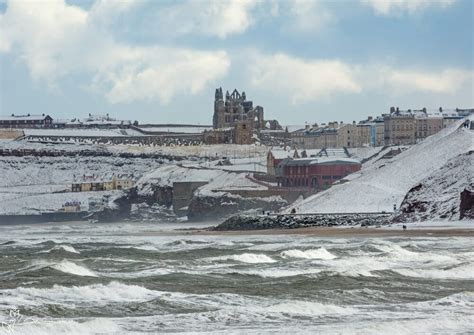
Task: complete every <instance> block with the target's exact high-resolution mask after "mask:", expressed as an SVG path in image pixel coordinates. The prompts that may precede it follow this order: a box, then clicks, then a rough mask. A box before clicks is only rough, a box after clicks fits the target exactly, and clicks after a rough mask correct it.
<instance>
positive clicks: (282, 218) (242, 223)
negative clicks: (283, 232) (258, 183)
mask: <svg viewBox="0 0 474 335" xmlns="http://www.w3.org/2000/svg"><path fill="white" fill-rule="evenodd" d="M390 219H391V216H390V215H389V214H344V215H338V214H320V215H307V216H306V215H267V216H265V215H261V216H245V215H236V216H233V217H231V218H229V219H227V220H226V221H224V222H223V223H221V224H220V225H218V226H217V227H215V228H213V230H218V231H227V230H261V229H294V228H307V227H333V226H343V225H345V226H355V225H360V226H362V227H369V226H374V227H376V226H379V225H387V224H390V222H391V220H390Z"/></svg>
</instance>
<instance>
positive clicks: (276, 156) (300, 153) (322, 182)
mask: <svg viewBox="0 0 474 335" xmlns="http://www.w3.org/2000/svg"><path fill="white" fill-rule="evenodd" d="M360 169H361V163H360V162H359V161H358V160H356V159H353V158H351V157H350V155H349V152H348V151H347V149H346V148H340V149H329V148H325V149H322V150H298V149H294V150H290V151H287V150H270V151H269V152H268V154H267V173H268V174H269V175H270V176H273V177H274V179H275V181H276V183H277V185H278V186H279V187H300V188H301V187H302V188H309V189H313V190H322V189H326V188H328V187H330V186H331V185H332V184H333V183H335V182H336V181H339V180H341V179H343V178H344V177H345V176H347V175H349V174H351V173H354V172H356V171H359V170H360Z"/></svg>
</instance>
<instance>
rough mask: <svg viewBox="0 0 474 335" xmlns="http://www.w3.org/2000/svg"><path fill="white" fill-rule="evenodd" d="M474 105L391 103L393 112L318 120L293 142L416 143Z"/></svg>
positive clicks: (302, 144)
mask: <svg viewBox="0 0 474 335" xmlns="http://www.w3.org/2000/svg"><path fill="white" fill-rule="evenodd" d="M470 113H474V109H456V110H454V111H443V109H442V108H440V109H439V110H438V111H436V112H431V113H428V112H427V110H426V108H423V109H421V110H410V109H409V110H405V111H402V110H400V109H399V108H398V107H397V108H395V107H391V108H390V113H387V114H382V115H381V116H378V117H376V118H372V117H370V116H369V117H368V118H367V119H365V120H362V121H360V122H358V123H356V122H355V121H353V122H352V123H344V122H342V121H341V122H337V121H334V122H329V123H327V124H325V123H323V124H321V125H318V124H317V123H316V124H314V125H312V126H310V125H306V126H305V128H302V129H299V130H296V131H294V132H292V133H291V134H290V136H291V141H292V145H295V146H297V147H298V148H306V149H317V148H320V149H321V148H341V147H348V148H354V147H363V146H382V145H404V144H414V143H416V142H418V141H420V140H423V139H424V138H426V137H428V136H431V135H433V134H435V133H437V132H438V131H440V130H441V129H443V128H446V127H448V126H449V125H451V124H452V123H454V122H457V121H459V120H461V119H463V118H464V117H466V116H467V115H469V114H470Z"/></svg>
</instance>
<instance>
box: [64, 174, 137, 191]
mask: <svg viewBox="0 0 474 335" xmlns="http://www.w3.org/2000/svg"><path fill="white" fill-rule="evenodd" d="M132 187H133V179H132V178H131V177H130V176H125V175H124V176H115V175H114V176H112V178H111V179H108V178H101V177H99V176H96V175H94V174H93V175H83V176H82V177H81V178H80V180H79V181H75V182H73V183H72V185H71V191H72V192H94V191H112V190H128V189H130V188H132Z"/></svg>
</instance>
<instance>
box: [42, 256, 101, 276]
mask: <svg viewBox="0 0 474 335" xmlns="http://www.w3.org/2000/svg"><path fill="white" fill-rule="evenodd" d="M50 266H51V267H52V268H53V269H56V270H58V271H61V272H64V273H70V274H73V275H77V276H88V277H97V274H95V273H94V272H93V271H91V270H89V269H88V268H86V267H85V266H81V265H77V264H76V263H73V262H70V261H67V260H62V261H61V262H59V263H56V264H53V265H50Z"/></svg>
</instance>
